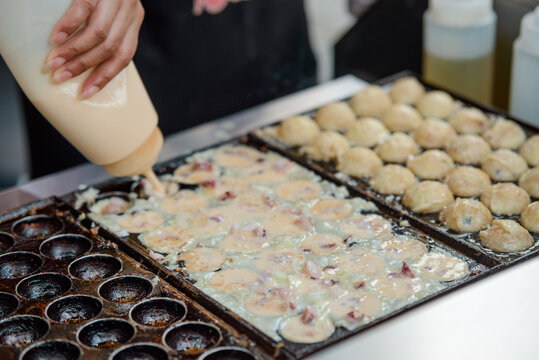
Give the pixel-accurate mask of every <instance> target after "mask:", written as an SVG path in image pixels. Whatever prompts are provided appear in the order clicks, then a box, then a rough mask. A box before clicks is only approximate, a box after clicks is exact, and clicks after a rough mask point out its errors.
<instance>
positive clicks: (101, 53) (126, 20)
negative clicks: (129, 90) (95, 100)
mask: <svg viewBox="0 0 539 360" xmlns="http://www.w3.org/2000/svg"><path fill="white" fill-rule="evenodd" d="M81 1H82V0H75V2H77V3H78V2H81ZM89 2H95V4H96V5H95V8H94V10H93V12H92V14H91V15H90V16H87V20H86V24H87V25H86V27H85V28H83V29H82V30H80V31H78V32H76V33H75V34H74V35H72V36H71V37H70V38H69V39H68V40H66V41H65V42H64V43H62V44H61V45H59V46H58V47H56V48H55V49H53V50H52V51H51V53H50V55H49V61H48V64H49V66H50V67H51V68H53V70H54V72H53V74H52V79H53V81H56V82H63V81H66V80H68V79H70V78H72V77H75V76H78V75H80V74H81V73H83V72H85V71H86V70H88V69H90V68H93V67H95V69H94V71H93V73H92V74H91V75H90V76H89V77H88V79H87V80H86V81H85V83H84V85H83V87H82V89H81V91H82V97H83V98H88V97H91V96H93V95H94V94H95V93H96V92H97V91H99V90H101V89H102V88H103V87H104V86H105V85H106V84H107V83H108V82H109V81H110V80H111V79H112V78H114V77H115V76H116V75H117V74H118V73H119V72H120V71H121V70H122V69H123V68H124V67H126V66H127V65H128V64H129V62H130V61H131V59H132V58H133V55H134V54H135V51H136V47H137V43H138V33H139V30H140V26H141V24H142V20H143V18H144V9H143V8H142V5H141V3H140V1H139V0H93V1H90V0H86V3H89ZM70 9H71V8H70ZM68 12H69V11H68ZM66 16H67V14H66ZM79 18H80V17H79ZM73 23H74V22H73ZM62 26H65V25H62ZM57 28H58V29H64V28H62V27H61V24H60V23H59V24H58V25H57ZM77 28H78V27H77ZM75 30H76V29H75Z"/></svg>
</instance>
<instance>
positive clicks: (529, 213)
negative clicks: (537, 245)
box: [520, 201, 539, 234]
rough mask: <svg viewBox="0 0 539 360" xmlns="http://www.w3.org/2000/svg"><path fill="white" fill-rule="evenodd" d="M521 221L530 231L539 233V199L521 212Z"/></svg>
mask: <svg viewBox="0 0 539 360" xmlns="http://www.w3.org/2000/svg"><path fill="white" fill-rule="evenodd" d="M520 223H521V224H522V226H524V227H525V228H526V229H528V230H529V231H531V232H533V233H536V234H539V201H536V202H534V203H531V204H530V205H528V206H527V207H526V209H524V211H523V212H522V213H521V214H520Z"/></svg>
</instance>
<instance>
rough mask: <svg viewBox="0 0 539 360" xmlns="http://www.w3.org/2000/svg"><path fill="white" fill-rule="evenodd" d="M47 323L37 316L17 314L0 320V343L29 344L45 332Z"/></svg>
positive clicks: (47, 329) (47, 327) (9, 344)
mask: <svg viewBox="0 0 539 360" xmlns="http://www.w3.org/2000/svg"><path fill="white" fill-rule="evenodd" d="M48 331H49V323H48V322H47V321H46V320H45V319H43V318H40V317H39V316H34V315H19V316H12V317H9V318H7V319H4V320H2V321H0V345H7V346H18V345H26V344H30V343H32V342H34V341H36V340H38V339H40V338H42V337H43V336H45V335H46V334H47V332H48Z"/></svg>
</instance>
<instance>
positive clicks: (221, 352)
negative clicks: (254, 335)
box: [199, 346, 256, 360]
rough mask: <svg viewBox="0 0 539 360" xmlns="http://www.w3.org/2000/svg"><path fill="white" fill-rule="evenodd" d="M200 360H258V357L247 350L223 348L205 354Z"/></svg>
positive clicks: (232, 347)
mask: <svg viewBox="0 0 539 360" xmlns="http://www.w3.org/2000/svg"><path fill="white" fill-rule="evenodd" d="M199 360H256V357H255V356H254V355H253V353H252V352H250V351H249V350H247V349H245V348H241V347H238V346H223V347H219V348H216V349H213V350H210V351H208V352H206V353H204V355H202V356H201V357H200V358H199Z"/></svg>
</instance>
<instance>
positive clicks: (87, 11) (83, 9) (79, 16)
mask: <svg viewBox="0 0 539 360" xmlns="http://www.w3.org/2000/svg"><path fill="white" fill-rule="evenodd" d="M95 3H96V1H95V0H75V1H73V3H72V4H71V6H69V9H67V12H66V14H65V15H64V17H62V18H61V19H60V21H58V23H57V24H56V26H55V27H54V29H53V30H52V35H51V39H52V41H53V42H54V43H55V44H61V43H63V42H64V41H65V40H66V39H67V38H68V37H69V36H70V35H71V34H73V32H74V31H75V30H77V29H78V28H79V26H81V25H82V24H83V23H84V22H85V21H86V19H88V17H89V16H90V15H91V14H92V11H93V10H94V7H95Z"/></svg>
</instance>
